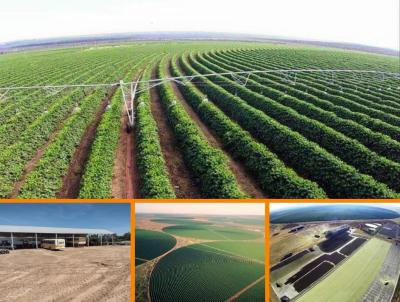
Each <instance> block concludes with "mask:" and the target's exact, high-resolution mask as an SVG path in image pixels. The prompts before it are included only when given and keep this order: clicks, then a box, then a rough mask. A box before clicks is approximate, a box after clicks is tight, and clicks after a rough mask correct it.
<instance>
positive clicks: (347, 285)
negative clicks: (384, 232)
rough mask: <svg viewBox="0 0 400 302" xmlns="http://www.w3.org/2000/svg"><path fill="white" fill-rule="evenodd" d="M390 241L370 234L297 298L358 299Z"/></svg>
mask: <svg viewBox="0 0 400 302" xmlns="http://www.w3.org/2000/svg"><path fill="white" fill-rule="evenodd" d="M389 248H390V243H389V242H386V241H383V240H380V239H376V238H373V239H371V240H369V241H368V242H367V243H366V244H365V245H363V246H362V248H361V249H360V250H358V251H357V252H356V253H355V254H354V255H352V256H351V257H350V258H349V259H348V260H347V261H345V262H344V263H343V264H342V265H341V266H339V268H337V269H336V270H335V271H334V272H333V273H332V274H330V275H329V276H328V277H326V278H325V279H324V280H323V281H321V282H320V283H318V284H317V285H316V286H315V287H313V288H312V289H310V290H309V291H308V292H306V293H305V294H304V295H303V296H301V297H300V298H299V299H298V300H297V301H299V302H314V301H329V302H353V301H360V299H361V298H362V296H363V295H364V293H365V292H366V291H367V289H368V287H369V285H370V284H371V282H372V281H373V280H374V278H375V276H376V274H377V273H378V272H379V270H380V269H381V266H382V263H383V261H384V259H385V257H386V254H387V252H388V251H389Z"/></svg>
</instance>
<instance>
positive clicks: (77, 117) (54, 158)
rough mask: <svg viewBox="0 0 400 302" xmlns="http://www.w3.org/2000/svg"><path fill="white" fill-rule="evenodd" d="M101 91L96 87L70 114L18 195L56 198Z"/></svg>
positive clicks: (100, 97)
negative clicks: (77, 108)
mask: <svg viewBox="0 0 400 302" xmlns="http://www.w3.org/2000/svg"><path fill="white" fill-rule="evenodd" d="M103 95H104V91H102V90H98V91H96V92H95V93H94V94H92V95H90V96H89V97H88V98H87V99H85V101H84V102H83V103H82V105H81V107H80V109H79V110H77V111H76V112H75V113H73V114H72V115H71V117H70V118H68V120H67V121H66V123H65V125H64V127H63V129H62V130H61V131H60V132H59V133H58V135H57V138H56V139H55V141H54V142H53V143H52V144H51V145H50V146H49V147H48V148H47V150H46V152H45V153H44V155H43V157H42V158H41V159H40V161H39V163H38V165H37V166H36V167H35V169H34V170H33V171H32V172H31V173H30V174H29V175H28V177H27V178H26V182H25V183H24V185H23V186H22V188H21V191H20V195H19V197H20V198H55V197H56V194H57V193H58V192H59V190H60V189H61V187H62V184H63V181H62V177H63V176H64V175H65V173H66V171H67V169H68V167H69V164H70V161H71V159H72V156H73V154H74V152H75V149H76V147H77V146H78V145H79V142H80V140H81V137H82V135H83V133H84V132H85V130H86V128H87V127H88V126H89V124H90V123H91V121H92V119H93V116H94V114H95V112H96V110H97V109H98V107H99V105H100V103H101V101H102V96H103Z"/></svg>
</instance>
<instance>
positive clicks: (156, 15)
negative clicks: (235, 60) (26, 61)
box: [0, 0, 400, 49]
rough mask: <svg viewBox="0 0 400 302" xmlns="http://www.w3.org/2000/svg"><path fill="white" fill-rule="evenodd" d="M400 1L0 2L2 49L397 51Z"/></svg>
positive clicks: (152, 0)
mask: <svg viewBox="0 0 400 302" xmlns="http://www.w3.org/2000/svg"><path fill="white" fill-rule="evenodd" d="M399 5H400V4H399V0H247V1H245V2H243V1H232V0H218V1H215V0H202V1H194V0H191V1H188V0H114V1H108V0H84V1H82V0H57V1H54V0H34V1H32V0H12V1H10V0H0V28H1V30H0V43H1V42H6V41H15V40H21V39H32V38H47V37H60V36H74V35H87V34H102V33H117V32H153V31H211V32H235V33H252V34H262V35H272V36H283V37H289V38H300V39H309V40H322V41H336V42H349V43H359V44H366V45H372V46H380V47H386V48H392V49H399V48H400V46H399V44H400V42H399V18H400V16H399V10H400V9H399Z"/></svg>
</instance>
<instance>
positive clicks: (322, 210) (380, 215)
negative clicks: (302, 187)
mask: <svg viewBox="0 0 400 302" xmlns="http://www.w3.org/2000/svg"><path fill="white" fill-rule="evenodd" d="M398 217H400V214H399V213H398V212H396V211H393V210H389V209H384V208H378V207H374V206H367V205H357V206H354V205H324V206H311V207H305V208H291V209H285V210H280V211H274V212H272V213H271V215H270V222H271V223H293V222H306V221H330V220H363V219H394V218H398Z"/></svg>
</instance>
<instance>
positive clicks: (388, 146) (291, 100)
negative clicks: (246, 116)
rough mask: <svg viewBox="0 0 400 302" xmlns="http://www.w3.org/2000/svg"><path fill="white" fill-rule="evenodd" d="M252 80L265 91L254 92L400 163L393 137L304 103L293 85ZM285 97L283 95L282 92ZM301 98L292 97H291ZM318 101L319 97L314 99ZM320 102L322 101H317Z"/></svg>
mask: <svg viewBox="0 0 400 302" xmlns="http://www.w3.org/2000/svg"><path fill="white" fill-rule="evenodd" d="M204 58H205V59H207V60H208V61H209V62H211V63H214V64H217V65H218V66H220V67H223V68H225V69H229V70H230V71H235V72H236V71H244V70H247V69H248V67H246V65H245V64H244V63H243V64H238V63H236V62H234V61H232V60H230V61H227V60H225V59H224V58H221V57H218V58H217V57H216V56H214V55H213V54H208V55H207V54H204ZM250 79H252V80H254V81H256V82H257V83H258V84H261V85H262V89H260V90H256V89H257V86H258V85H255V86H252V87H251V88H252V90H254V91H259V92H260V93H262V94H264V95H267V96H270V97H271V98H273V99H275V100H277V101H278V102H279V103H280V104H283V105H285V106H288V107H290V108H292V109H294V110H296V111H297V112H298V113H300V114H303V115H305V116H307V117H309V118H312V119H315V120H318V121H320V122H322V123H324V124H326V125H327V126H329V127H332V128H333V129H335V130H336V131H339V132H341V133H343V134H345V135H347V136H348V137H351V138H353V139H356V140H358V141H359V142H361V143H362V144H363V145H364V146H366V147H368V148H370V149H371V150H373V151H375V152H377V153H378V154H380V155H382V156H385V157H387V158H388V159H391V160H394V161H396V162H400V142H398V141H395V140H393V139H391V138H390V137H388V136H386V135H383V134H380V133H376V132H373V131H371V130H370V129H368V128H366V127H364V126H361V125H359V124H357V123H356V122H354V121H351V120H346V119H343V118H340V117H338V116H336V115H335V114H334V113H332V112H328V111H325V110H323V109H321V108H319V107H317V106H315V105H313V104H311V103H310V102H306V101H303V97H302V96H303V94H304V93H303V92H298V93H297V92H296V90H295V89H293V88H292V87H291V86H290V85H288V84H286V85H284V84H279V83H276V82H273V81H272V80H269V79H267V78H262V77H260V76H258V75H256V74H253V75H252V76H251V77H250ZM282 91H284V94H283V95H282V93H279V92H282ZM288 95H291V96H298V97H291V96H288ZM314 98H315V97H314ZM317 101H318V100H317Z"/></svg>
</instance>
